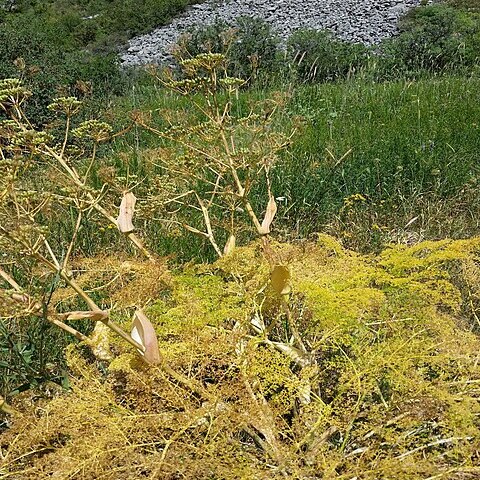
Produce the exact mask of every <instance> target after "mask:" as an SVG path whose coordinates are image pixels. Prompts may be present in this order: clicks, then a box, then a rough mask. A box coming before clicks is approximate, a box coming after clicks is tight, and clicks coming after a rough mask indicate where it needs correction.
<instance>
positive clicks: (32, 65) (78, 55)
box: [0, 14, 124, 124]
mask: <svg viewBox="0 0 480 480" xmlns="http://www.w3.org/2000/svg"><path fill="white" fill-rule="evenodd" d="M56 37H58V38H60V37H61V31H60V32H58V31H57V30H56V29H55V28H54V27H52V26H51V25H49V24H48V22H45V21H44V20H43V19H35V17H34V15H33V14H32V15H30V14H29V15H23V16H12V17H9V19H8V22H6V23H4V24H3V25H2V28H1V29H0V77H1V78H7V77H12V76H22V77H23V79H24V81H25V82H26V83H27V84H28V86H29V88H30V89H32V91H33V92H34V93H35V96H34V101H32V102H30V104H29V107H28V108H29V111H28V113H29V115H30V118H32V119H33V120H34V122H35V123H37V124H40V123H44V122H45V121H47V120H48V119H49V118H50V116H51V115H50V114H49V112H48V110H47V109H46V106H47V104H48V103H49V100H50V99H51V97H52V96H54V95H55V92H57V93H58V94H61V95H70V94H76V95H83V96H84V95H86V94H88V95H90V96H93V98H94V100H95V102H98V101H100V100H101V99H103V98H105V97H107V96H110V95H112V94H120V93H122V92H123V87H124V78H123V75H122V74H121V72H120V70H119V68H118V65H117V60H116V58H115V56H114V55H113V54H110V55H93V54H91V53H89V52H87V51H79V50H78V49H77V48H73V47H68V45H65V44H62V43H61V40H56Z"/></svg>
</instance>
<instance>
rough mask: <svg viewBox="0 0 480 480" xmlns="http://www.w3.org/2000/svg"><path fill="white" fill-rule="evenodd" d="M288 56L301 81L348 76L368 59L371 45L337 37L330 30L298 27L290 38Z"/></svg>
mask: <svg viewBox="0 0 480 480" xmlns="http://www.w3.org/2000/svg"><path fill="white" fill-rule="evenodd" d="M287 55H288V58H289V62H290V64H291V65H292V66H293V69H294V72H295V73H296V76H297V78H298V79H299V80H301V81H326V80H335V79H339V78H345V77H346V76H348V75H349V74H350V73H352V72H354V71H356V70H358V69H360V68H361V67H362V66H364V65H365V64H366V61H367V59H368V48H367V47H365V46H363V45H360V44H354V43H348V42H344V41H341V40H338V39H335V38H334V37H333V35H332V34H331V33H329V32H327V31H318V30H311V29H305V30H298V31H297V32H295V33H294V34H293V35H292V36H291V37H290V39H289V41H288V47H287Z"/></svg>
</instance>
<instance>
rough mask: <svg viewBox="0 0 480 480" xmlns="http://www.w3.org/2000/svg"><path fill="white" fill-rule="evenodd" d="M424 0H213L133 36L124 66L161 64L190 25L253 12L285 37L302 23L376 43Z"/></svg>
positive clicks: (362, 41)
mask: <svg viewBox="0 0 480 480" xmlns="http://www.w3.org/2000/svg"><path fill="white" fill-rule="evenodd" d="M419 3H420V0H309V1H291V0H223V1H219V0H208V1H206V2H204V3H200V4H197V5H193V6H191V7H190V8H189V9H188V10H187V11H186V12H185V13H183V14H182V15H180V16H178V17H177V18H176V19H174V21H173V22H172V23H170V24H169V25H166V26H164V27H161V28H157V29H156V30H154V31H153V32H151V33H149V34H147V35H141V36H139V37H136V38H133V39H132V40H131V41H130V42H129V44H128V47H127V50H126V51H125V52H123V54H122V55H121V61H122V63H123V65H124V66H134V65H143V64H147V63H157V64H161V63H164V62H168V61H169V59H170V56H169V51H170V49H171V47H172V45H173V44H175V42H176V41H177V39H178V37H179V36H180V35H181V34H182V33H184V32H185V31H186V30H187V29H188V28H190V27H193V26H197V25H208V24H211V23H213V22H215V20H217V19H219V20H224V21H226V22H231V21H233V20H234V19H235V18H237V17H239V16H242V15H248V16H252V17H260V18H262V19H264V20H265V21H267V22H268V23H269V24H271V25H272V27H273V28H274V29H275V30H276V31H277V32H278V34H279V36H280V37H281V38H282V40H286V39H287V38H288V37H289V35H291V33H292V32H294V31H295V30H297V29H299V28H314V29H319V30H320V29H329V30H331V31H332V32H334V33H335V34H336V35H337V36H338V37H340V38H342V39H344V40H348V41H351V42H357V43H364V44H366V45H372V44H376V43H378V42H379V41H380V40H382V39H383V38H386V37H389V36H391V35H393V34H394V33H395V32H396V28H397V27H396V25H397V20H398V18H399V17H400V16H401V15H402V14H404V13H405V12H406V11H408V9H410V8H412V7H415V6H417V5H418V4H419Z"/></svg>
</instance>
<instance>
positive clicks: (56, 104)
mask: <svg viewBox="0 0 480 480" xmlns="http://www.w3.org/2000/svg"><path fill="white" fill-rule="evenodd" d="M81 106H82V102H81V101H80V100H78V99H77V98H75V97H59V98H55V99H54V101H53V102H52V103H51V104H50V105H49V106H48V107H47V108H48V109H49V110H52V111H53V112H57V113H64V114H65V115H67V117H71V116H72V115H75V114H76V113H77V112H78V111H79V110H80V107H81Z"/></svg>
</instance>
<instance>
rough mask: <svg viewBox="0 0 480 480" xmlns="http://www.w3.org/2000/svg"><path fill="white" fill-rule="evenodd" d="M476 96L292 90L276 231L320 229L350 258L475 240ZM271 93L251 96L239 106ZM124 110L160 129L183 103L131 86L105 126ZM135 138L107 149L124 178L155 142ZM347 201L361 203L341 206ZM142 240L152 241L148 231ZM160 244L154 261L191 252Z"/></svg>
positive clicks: (424, 89) (444, 88)
mask: <svg viewBox="0 0 480 480" xmlns="http://www.w3.org/2000/svg"><path fill="white" fill-rule="evenodd" d="M479 88H480V80H479V79H478V78H475V77H471V78H466V77H453V76H439V77H434V78H430V79H424V80H419V81H415V82H411V81H396V82H388V83H380V84H377V83H371V82H368V81H366V80H362V79H353V80H350V81H346V82H344V83H336V84H320V85H316V86H311V87H296V88H295V89H294V93H293V96H292V98H291V100H290V101H289V102H288V103H287V106H286V107H285V109H284V111H283V112H282V113H281V115H280V119H279V122H280V124H281V126H282V128H284V129H288V128H289V127H291V123H292V119H293V121H294V123H296V124H298V125H299V130H298V132H297V134H296V136H295V137H294V141H293V145H292V148H291V149H290V152H289V153H288V154H287V155H286V156H285V157H284V159H283V162H282V164H281V165H280V166H279V167H277V169H276V173H275V177H276V178H275V182H274V185H273V188H274V193H275V195H276V196H278V197H285V200H284V201H283V202H281V204H280V210H279V216H278V220H277V224H276V230H277V232H278V231H281V232H284V234H285V235H292V234H293V235H296V236H307V235H309V234H310V233H312V232H314V231H320V230H324V229H325V228H328V229H329V231H330V232H332V233H334V234H336V235H339V236H341V237H343V238H344V240H345V241H347V242H349V243H348V244H349V245H351V246H353V247H355V248H360V249H369V248H377V247H378V246H379V244H380V243H382V242H385V241H390V240H397V239H399V240H401V241H403V240H405V239H408V238H410V236H414V237H415V238H422V237H430V238H442V237H445V236H453V237H456V238H458V237H465V236H468V235H470V234H474V233H476V232H478V221H477V219H478V212H479V204H478V200H477V195H476V193H475V192H476V189H477V184H478V175H479V166H478V161H477V157H478V153H477V152H478V151H479V147H480V136H479V134H478V129H479V122H478V119H479V118H480V105H479V103H478V101H477V99H478V94H477V92H478V90H479ZM272 93H274V92H271V91H269V92H266V91H263V90H261V91H253V92H252V91H251V92H247V93H245V94H244V96H243V99H244V100H245V101H247V100H248V101H252V100H254V99H256V100H261V99H263V98H268V97H269V96H270V95H271V94H272ZM134 108H139V109H141V110H146V111H151V112H153V114H154V117H156V118H157V119H158V123H159V124H161V123H162V122H163V120H162V119H163V118H164V117H165V112H168V111H171V110H173V111H175V114H176V115H182V113H181V112H182V111H184V112H185V114H186V112H188V102H187V101H186V100H185V99H182V98H178V97H175V96H173V95H172V94H170V93H166V92H165V91H164V90H162V89H157V88H155V87H152V86H151V85H148V84H143V86H139V85H137V86H136V88H135V92H134V94H132V95H131V96H127V97H126V98H125V99H124V101H123V103H122V105H119V106H117V110H116V111H114V112H113V113H111V115H112V116H111V119H112V120H115V118H116V119H121V118H124V117H125V115H126V113H127V112H128V111H129V110H130V109H134ZM119 123H121V122H119ZM137 133H138V132H135V134H132V136H129V137H126V138H122V139H120V140H118V141H117V143H116V144H115V145H113V146H112V148H113V150H112V154H111V157H112V158H118V156H119V155H121V154H122V152H123V153H124V154H125V153H126V156H127V157H129V158H131V161H130V168H131V169H135V168H139V165H140V167H141V165H142V151H143V150H148V149H151V148H155V147H158V146H159V143H158V140H157V139H155V138H153V137H151V136H148V135H144V134H141V133H140V134H139V136H138V137H136V134H137ZM350 149H351V150H352V151H351V153H350V154H349V155H348V156H347V157H346V158H345V159H344V160H343V161H341V162H338V161H337V160H338V159H340V158H341V157H342V155H343V154H344V153H346V152H347V151H348V150H350ZM328 152H331V153H332V154H333V155H334V156H335V158H336V159H333V158H332V156H331V155H330V154H329V153H328ZM137 173H138V174H139V175H144V174H148V172H146V171H141V170H140V172H137ZM356 194H361V195H362V197H358V196H357V197H353V200H352V201H350V200H347V201H345V198H348V197H351V196H352V195H356ZM262 198H263V197H262V196H261V195H260V196H259V202H261V201H262ZM415 217H418V218H417V220H415V222H413V223H412V224H411V225H410V226H409V228H408V229H404V226H405V225H406V224H407V223H408V222H409V221H410V220H411V219H413V218H415ZM153 228H154V229H155V228H156V227H153ZM158 233H161V232H158ZM150 236H155V238H157V239H161V235H154V234H153V231H152V233H151V235H150ZM352 237H354V238H352ZM162 242H163V241H162V240H159V242H158V243H157V248H158V249H159V251H160V252H162V253H172V252H171V248H175V249H177V253H180V256H186V257H188V256H189V255H191V253H192V252H191V251H189V250H188V246H189V240H188V239H186V240H185V241H182V240H180V241H179V240H176V241H175V243H174V244H173V245H172V244H170V243H169V241H168V240H165V241H164V242H163V243H162ZM194 248H198V245H195V247H194ZM179 250H181V252H179Z"/></svg>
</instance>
